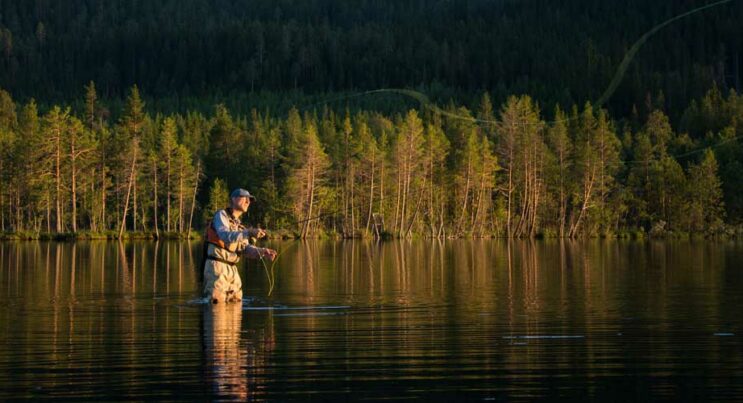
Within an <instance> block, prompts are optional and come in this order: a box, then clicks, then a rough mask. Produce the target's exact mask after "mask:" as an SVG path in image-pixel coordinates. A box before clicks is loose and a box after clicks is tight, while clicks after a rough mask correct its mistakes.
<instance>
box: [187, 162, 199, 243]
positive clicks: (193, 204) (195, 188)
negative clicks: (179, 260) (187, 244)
mask: <svg viewBox="0 0 743 403" xmlns="http://www.w3.org/2000/svg"><path fill="white" fill-rule="evenodd" d="M199 176H201V163H198V164H197V165H196V178H195V180H194V185H193V195H192V197H191V213H190V214H189V216H188V232H187V233H186V238H188V239H191V225H192V224H193V211H194V209H195V208H196V192H197V191H198V190H199Z"/></svg>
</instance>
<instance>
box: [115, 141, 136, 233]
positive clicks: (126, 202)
mask: <svg viewBox="0 0 743 403" xmlns="http://www.w3.org/2000/svg"><path fill="white" fill-rule="evenodd" d="M133 148H134V149H133V150H132V162H131V168H130V169H129V181H128V182H129V183H128V185H127V187H126V198H125V200H124V214H123V215H122V217H121V225H120V226H119V240H121V236H122V235H123V234H124V227H125V226H126V213H127V211H128V209H129V196H130V195H131V193H132V187H133V185H134V172H135V171H134V170H135V168H136V165H137V151H138V148H139V144H137V140H134V147H133Z"/></svg>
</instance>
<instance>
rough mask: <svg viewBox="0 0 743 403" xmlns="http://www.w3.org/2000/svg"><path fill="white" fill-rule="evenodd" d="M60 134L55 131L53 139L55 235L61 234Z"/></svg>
mask: <svg viewBox="0 0 743 403" xmlns="http://www.w3.org/2000/svg"><path fill="white" fill-rule="evenodd" d="M61 141H62V133H61V132H60V130H59V129H57V134H56V138H55V142H56V150H55V153H54V156H55V165H54V178H55V182H56V189H55V190H56V199H57V200H56V214H57V222H56V230H57V233H60V232H62V205H61V198H62V191H61V181H62V174H61V167H60V165H61V163H62V161H61V159H62V156H61V154H62V150H61V149H62V145H61Z"/></svg>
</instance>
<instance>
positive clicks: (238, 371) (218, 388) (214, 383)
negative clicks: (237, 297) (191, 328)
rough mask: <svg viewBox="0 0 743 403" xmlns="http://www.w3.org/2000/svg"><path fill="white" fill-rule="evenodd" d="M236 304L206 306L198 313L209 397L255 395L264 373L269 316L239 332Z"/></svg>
mask: <svg viewBox="0 0 743 403" xmlns="http://www.w3.org/2000/svg"><path fill="white" fill-rule="evenodd" d="M243 314H246V313H245V312H244V311H243V309H242V304H240V303H229V304H208V305H206V306H205V307H204V308H203V310H202V315H201V318H202V320H201V326H200V327H201V333H202V337H201V339H202V352H203V359H204V360H203V365H202V371H203V374H204V378H203V379H204V380H205V382H206V386H208V388H207V389H206V390H205V392H206V393H208V394H210V395H211V397H213V398H214V397H216V398H220V399H221V398H226V399H235V400H246V399H249V398H252V397H254V396H255V394H256V386H257V385H256V382H255V381H256V379H258V378H260V377H259V376H260V375H261V373H263V372H265V368H266V361H267V357H268V354H269V353H270V351H271V350H273V347H274V344H275V341H274V337H273V320H272V318H271V313H270V312H268V313H267V314H266V316H265V317H260V316H263V315H259V317H256V318H255V319H256V320H255V321H252V320H251V323H250V326H249V327H248V328H247V329H245V330H243Z"/></svg>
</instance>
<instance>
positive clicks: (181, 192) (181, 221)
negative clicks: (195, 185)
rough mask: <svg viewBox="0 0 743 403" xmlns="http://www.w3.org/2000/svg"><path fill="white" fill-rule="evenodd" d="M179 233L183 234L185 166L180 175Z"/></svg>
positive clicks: (181, 168)
mask: <svg viewBox="0 0 743 403" xmlns="http://www.w3.org/2000/svg"><path fill="white" fill-rule="evenodd" d="M178 232H183V166H182V165H181V167H180V171H179V174H178Z"/></svg>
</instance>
